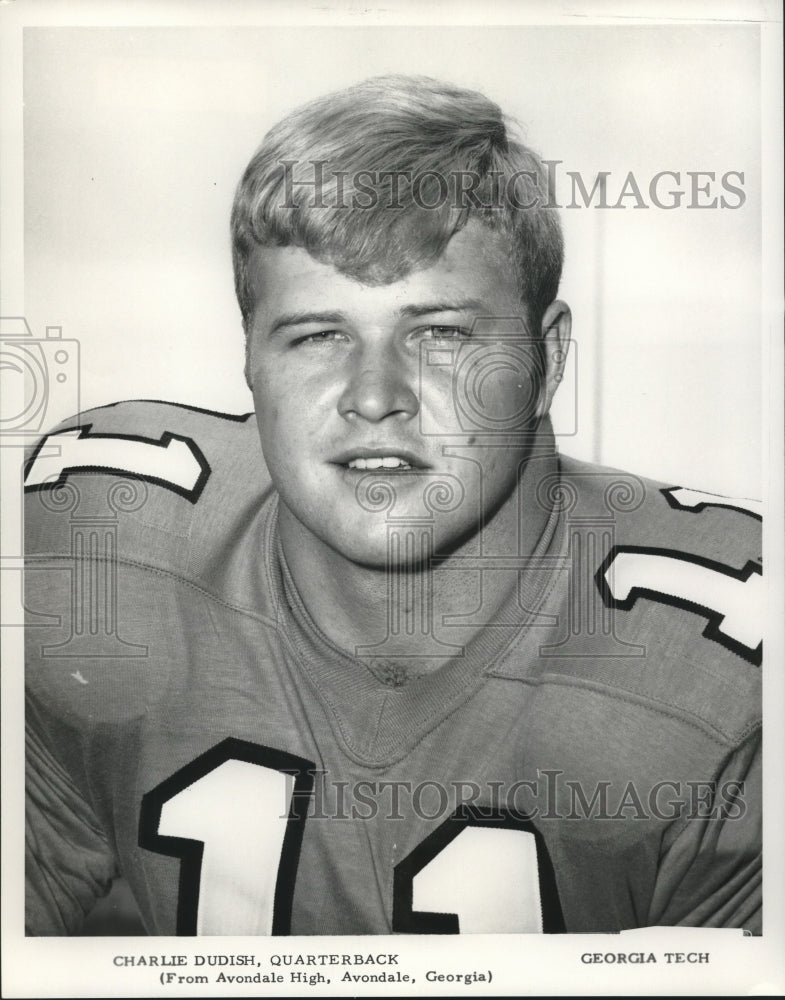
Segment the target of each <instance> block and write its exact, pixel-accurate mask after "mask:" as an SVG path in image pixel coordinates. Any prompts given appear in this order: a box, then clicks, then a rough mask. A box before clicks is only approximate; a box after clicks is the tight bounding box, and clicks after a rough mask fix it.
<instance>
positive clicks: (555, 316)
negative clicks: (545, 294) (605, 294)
mask: <svg viewBox="0 0 785 1000" xmlns="http://www.w3.org/2000/svg"><path fill="white" fill-rule="evenodd" d="M571 331H572V313H571V312H570V307H569V306H568V305H567V303H566V302H562V301H561V299H555V300H554V301H553V302H551V304H550V305H549V306H548V308H547V309H546V310H545V315H544V316H543V318H542V344H543V354H544V360H545V378H544V380H543V384H542V387H541V389H540V402H539V404H538V406H537V416H538V417H544V416H545V415H546V414H547V413H548V411H549V410H550V408H551V403H552V402H553V397H554V394H555V392H556V390H557V389H558V387H559V383H560V382H561V380H562V375H563V372H564V365H565V363H566V361H567V352H568V351H569V349H570V332H571Z"/></svg>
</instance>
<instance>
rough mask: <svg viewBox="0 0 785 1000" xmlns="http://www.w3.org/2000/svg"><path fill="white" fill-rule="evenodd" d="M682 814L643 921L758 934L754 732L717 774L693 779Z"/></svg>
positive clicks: (757, 784) (758, 848)
mask: <svg viewBox="0 0 785 1000" xmlns="http://www.w3.org/2000/svg"><path fill="white" fill-rule="evenodd" d="M689 798H690V801H689V802H687V803H686V817H685V818H683V819H682V820H681V821H679V822H678V823H677V824H675V825H674V827H673V833H672V835H671V836H670V838H666V840H665V841H664V842H663V854H662V857H661V861H660V866H659V870H658V874H657V881H656V885H655V888H654V893H653V896H652V902H651V908H650V911H649V920H648V921H647V922H648V924H649V925H651V926H656V925H660V926H662V925H668V926H671V925H678V924H681V925H687V926H693V927H737V928H743V929H744V930H747V931H749V932H751V933H753V934H760V933H761V932H762V920H761V896H762V875H761V854H762V851H761V743H760V733H759V731H758V732H756V733H755V734H753V735H752V736H751V737H750V738H749V739H748V740H747V741H746V742H745V743H743V744H742V745H741V746H740V747H739V748H738V749H737V750H735V751H734V752H733V753H732V754H731V755H729V756H728V758H727V759H726V761H725V762H724V765H723V767H722V768H721V769H720V771H719V773H718V774H717V775H716V776H715V777H714V778H713V779H712V780H707V781H700V782H698V781H695V782H693V783H692V787H691V792H690V796H689Z"/></svg>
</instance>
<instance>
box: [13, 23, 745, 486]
mask: <svg viewBox="0 0 785 1000" xmlns="http://www.w3.org/2000/svg"><path fill="white" fill-rule="evenodd" d="M385 72H404V73H409V72H413V73H425V74H428V75H431V76H436V77H440V78H444V79H449V80H452V81H453V82H455V83H458V84H462V85H466V86H470V87H473V88H475V89H478V90H481V91H482V92H483V93H485V94H487V95H488V96H489V97H491V98H492V99H494V100H495V101H497V103H499V104H500V105H501V107H502V108H503V109H504V110H505V112H507V114H509V115H510V116H512V117H513V118H515V119H516V120H517V121H518V122H520V123H521V125H522V132H523V136H524V138H525V139H526V140H527V141H528V142H529V143H530V144H531V145H532V146H533V147H534V148H535V149H537V150H538V151H539V152H540V153H541V154H542V155H543V156H545V157H546V158H547V159H551V160H560V161H562V163H561V164H560V166H559V167H558V168H557V177H558V183H557V194H558V196H559V200H560V201H561V203H563V204H568V203H569V202H570V200H571V186H570V181H569V178H568V176H567V173H566V172H567V171H578V172H579V173H580V174H581V176H582V178H583V179H584V182H585V183H586V184H587V186H588V187H589V188H590V187H591V184H592V182H593V180H594V178H595V176H596V174H597V172H598V171H609V172H610V177H609V178H608V182H607V183H608V191H609V201H610V202H611V203H613V202H615V201H616V200H617V198H618V195H619V193H620V192H621V189H622V186H623V183H624V180H625V177H626V176H627V174H628V172H630V171H632V172H633V173H634V175H635V178H636V181H637V182H638V184H639V187H640V189H641V192H642V193H643V195H644V198H645V200H646V202H647V204H651V202H650V199H649V193H648V185H649V181H650V180H651V178H652V177H653V176H654V175H655V174H656V173H658V172H659V171H663V170H669V171H675V172H677V173H680V174H681V184H680V185H677V184H676V183H675V182H673V181H671V182H670V186H671V187H677V188H680V189H681V190H683V191H685V196H684V199H683V202H682V205H681V207H679V208H676V209H673V210H663V209H660V208H657V207H650V208H648V209H638V208H634V207H632V206H633V205H634V204H635V200H634V199H633V198H631V197H629V198H626V199H625V200H624V202H623V203H624V204H625V205H626V206H627V207H625V208H623V209H617V210H599V209H596V208H585V207H581V208H577V209H567V208H565V209H564V210H563V212H562V219H563V224H564V228H565V237H566V245H567V262H566V268H565V273H564V279H563V282H562V288H561V293H560V294H561V296H562V297H563V298H565V299H566V300H567V301H568V302H569V303H570V305H571V306H572V308H573V312H574V339H575V350H574V355H573V358H572V362H571V373H570V378H568V379H567V381H566V383H565V385H564V386H563V387H562V389H561V390H560V394H559V395H558V396H557V403H556V406H555V410H554V422H555V426H556V430H557V433H559V434H560V435H561V439H560V444H561V447H562V449H563V450H564V451H565V452H566V453H568V454H573V455H575V456H576V457H580V458H586V459H590V460H595V461H600V462H602V463H604V464H609V465H615V466H618V467H621V468H625V469H627V470H629V471H632V472H636V473H639V474H643V475H649V476H652V477H654V478H659V479H664V480H666V481H668V482H671V483H674V484H676V483H679V484H682V485H687V486H691V487H694V488H699V489H706V490H709V491H711V492H717V493H722V494H726V495H736V496H753V497H755V496H760V494H761V488H762V487H761V403H760V400H761V389H760V386H761V358H762V354H761V316H760V295H761V291H760V282H761V251H760V241H761V233H760V214H761V210H760V132H761V122H760V82H759V76H760V54H759V33H758V29H757V27H756V26H755V25H750V26H748V27H747V26H743V25H741V26H740V25H738V24H736V25H733V26H728V25H725V26H723V25H688V26H674V27H668V26H661V25H659V26H623V27H616V26H590V27H589V26H587V27H583V26H578V27H539V26H507V27H503V28H498V27H488V28H482V27H473V28H448V27H385V28H374V27H357V28H352V27H335V28H327V29H325V28H309V27H303V28H294V27H267V28H261V27H248V26H245V27H238V28H207V27H205V28H181V27H171V28H160V27H140V28H137V27H129V28H78V27H74V28H27V29H25V34H24V143H25V256H24V262H25V312H26V316H27V319H28V321H29V323H30V325H31V327H32V329H33V332H34V334H35V335H36V336H38V337H41V336H43V333H44V328H45V327H46V326H47V325H57V326H62V327H63V336H64V337H71V338H78V340H79V341H80V346H81V406H82V408H85V409H86V408H89V407H92V406H95V405H98V404H101V403H105V402H110V401H114V400H117V399H131V398H156V399H171V400H175V401H179V402H187V403H191V404H195V405H199V406H204V407H209V408H213V409H218V410H225V411H235V412H237V411H247V410H250V409H252V400H251V397H250V394H249V392H248V390H247V388H246V386H245V383H244V380H243V376H242V365H243V349H242V331H241V326H240V318H239V310H238V308H237V305H236V302H235V300H234V293H233V281H232V273H231V263H230V252H229V235H228V218H229V210H230V206H231V200H232V195H233V192H234V187H235V185H236V183H237V181H238V179H239V176H240V174H241V172H242V170H243V168H244V167H245V164H246V163H247V161H248V159H249V158H250V155H251V153H252V152H253V150H254V149H255V148H256V146H257V145H258V144H259V142H260V141H261V139H262V136H263V134H264V133H265V131H266V130H267V129H268V128H269V127H270V126H271V125H272V124H273V123H274V122H275V121H276V120H278V119H279V118H280V117H281V116H282V115H283V114H285V113H286V112H287V111H288V110H290V109H292V108H294V107H295V106H297V105H298V104H301V103H302V102H304V101H307V100H309V99H310V98H312V97H315V96H317V95H321V94H323V93H325V92H327V91H329V90H333V89H337V88H339V87H342V86H344V85H347V84H350V83H352V82H354V81H357V80H360V79H362V78H364V77H366V76H370V75H376V74H379V73H385ZM687 171H713V172H714V173H715V177H716V180H715V183H714V184H713V185H712V194H711V195H710V196H702V198H701V200H702V201H705V200H710V198H711V197H713V196H714V195H715V194H716V195H721V194H723V193H726V192H723V191H722V190H721V187H720V177H721V176H722V175H723V174H724V173H726V172H727V171H741V172H743V174H744V184H743V189H744V193H745V197H746V200H745V203H744V205H743V206H742V207H741V208H738V209H724V210H723V209H720V208H719V207H717V208H714V209H690V208H688V207H686V206H687V205H688V204H689V202H690V200H691V194H690V179H689V177H688V176H687ZM732 182H733V183H735V184H738V183H739V181H738V178H733V181H732ZM702 183H703V182H702ZM660 190H661V192H663V196H664V193H666V192H667V191H668V190H669V183H668V181H667V179H666V181H665V182H664V183H662V184H661V185H660ZM726 194H727V193H726ZM665 200H667V199H665ZM738 200H739V199H738V198H737V197H735V196H734V197H729V201H730V203H731V204H734V205H735V204H737V203H738ZM58 406H59V407H60V411H59V410H58ZM72 408H73V406H72V402H71V398H70V397H66V396H63V398H62V400H57V401H56V402H55V405H54V406H53V408H52V410H51V414H52V417H53V418H61V417H64V416H66V415H68V412H69V410H70V409H72Z"/></svg>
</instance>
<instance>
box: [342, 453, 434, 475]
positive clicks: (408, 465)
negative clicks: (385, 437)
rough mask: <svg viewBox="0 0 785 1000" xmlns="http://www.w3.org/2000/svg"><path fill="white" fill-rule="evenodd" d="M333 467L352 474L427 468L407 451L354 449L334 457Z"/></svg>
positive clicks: (411, 470)
mask: <svg viewBox="0 0 785 1000" xmlns="http://www.w3.org/2000/svg"><path fill="white" fill-rule="evenodd" d="M331 463H332V464H333V465H337V466H339V467H341V468H343V469H349V470H351V471H352V472H378V471H382V472H413V471H415V470H421V469H427V468H429V466H428V465H427V464H426V463H425V462H423V461H422V459H420V458H418V457H417V456H416V455H414V454H412V453H411V452H409V451H402V450H401V449H399V448H384V447H382V448H356V449H353V450H351V451H346V452H343V453H342V454H340V455H336V457H335V458H333V459H332V460H331Z"/></svg>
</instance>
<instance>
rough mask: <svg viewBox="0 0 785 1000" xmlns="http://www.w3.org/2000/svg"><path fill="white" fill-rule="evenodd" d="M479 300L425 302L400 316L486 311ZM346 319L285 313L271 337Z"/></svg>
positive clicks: (323, 314)
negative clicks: (293, 328)
mask: <svg viewBox="0 0 785 1000" xmlns="http://www.w3.org/2000/svg"><path fill="white" fill-rule="evenodd" d="M484 308H485V306H484V305H483V303H482V302H481V301H480V300H479V299H461V300H460V301H457V302H452V301H450V302H425V303H423V304H422V305H411V306H403V308H401V309H399V310H398V315H399V316H428V315H429V314H430V313H441V312H467V311H469V310H476V309H480V310H482V309H484ZM345 320H346V317H345V315H344V314H343V313H341V312H292V313H283V314H282V315H281V316H279V317H278V318H277V319H276V321H275V323H273V325H272V327H271V328H270V335H271V336H272V334H274V333H277V331H278V330H281V329H283V328H284V327H287V326H302V325H303V324H305V323H343V322H345Z"/></svg>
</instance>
